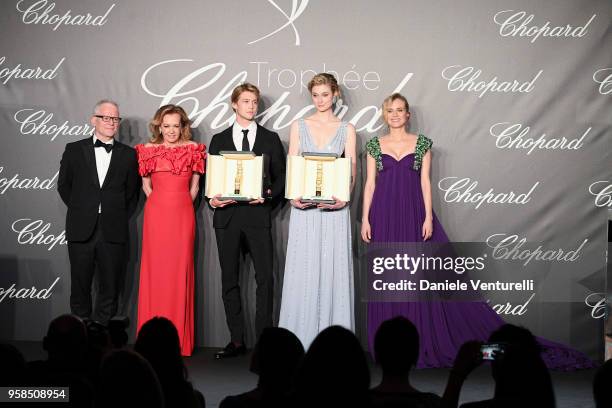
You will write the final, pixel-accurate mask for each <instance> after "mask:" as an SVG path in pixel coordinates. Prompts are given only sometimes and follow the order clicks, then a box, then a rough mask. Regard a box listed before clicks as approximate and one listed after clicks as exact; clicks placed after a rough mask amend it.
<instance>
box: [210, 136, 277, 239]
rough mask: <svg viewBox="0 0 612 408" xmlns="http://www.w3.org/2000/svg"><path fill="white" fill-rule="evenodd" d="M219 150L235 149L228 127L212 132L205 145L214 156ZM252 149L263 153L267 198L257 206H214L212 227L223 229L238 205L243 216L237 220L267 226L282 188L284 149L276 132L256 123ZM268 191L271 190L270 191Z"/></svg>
mask: <svg viewBox="0 0 612 408" xmlns="http://www.w3.org/2000/svg"><path fill="white" fill-rule="evenodd" d="M239 147H240V146H239ZM222 150H236V146H235V145H234V140H233V138H232V127H231V126H230V127H229V128H227V129H225V130H224V131H223V132H221V133H217V134H216V135H214V136H213V137H212V140H211V141H210V145H209V146H208V153H209V154H214V155H216V154H219V152H220V151H222ZM252 150H253V152H254V153H255V154H256V155H258V156H259V155H262V154H263V155H265V162H264V181H263V189H264V198H265V199H266V200H265V202H264V203H263V204H259V205H250V204H248V203H238V204H232V205H228V206H227V207H224V208H216V209H215V215H214V216H213V227H215V228H225V227H226V226H227V224H228V223H229V221H230V219H232V217H233V216H234V214H235V213H236V212H237V209H238V208H239V207H240V211H239V212H240V213H241V214H243V215H246V216H243V217H242V219H241V221H240V222H241V223H242V225H244V226H251V227H270V211H271V208H272V203H274V202H276V201H277V200H280V199H282V198H283V196H284V191H285V159H286V155H285V149H284V148H283V144H282V143H281V141H280V138H279V137H278V134H277V133H276V132H271V131H269V130H268V129H266V128H265V127H263V126H260V125H259V124H258V125H257V135H256V136H255V145H254V146H253V149H252ZM268 190H270V192H269V193H268Z"/></svg>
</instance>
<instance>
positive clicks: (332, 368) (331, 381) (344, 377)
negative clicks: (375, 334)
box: [296, 326, 370, 405]
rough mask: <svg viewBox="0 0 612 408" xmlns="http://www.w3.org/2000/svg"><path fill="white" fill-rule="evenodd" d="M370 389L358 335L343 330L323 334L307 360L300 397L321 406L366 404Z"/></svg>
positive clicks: (300, 380)
mask: <svg viewBox="0 0 612 408" xmlns="http://www.w3.org/2000/svg"><path fill="white" fill-rule="evenodd" d="M369 386H370V371H369V368H368V364H367V361H366V358H365V355H364V353H363V350H362V348H361V345H360V344H359V341H358V340H357V337H355V335H354V334H353V333H352V332H351V331H349V330H347V329H345V328H343V327H340V326H331V327H328V328H327V329H325V330H323V331H322V332H321V333H319V335H318V336H317V337H316V338H315V339H314V341H313V342H312V344H311V346H310V348H309V349H308V352H307V353H306V355H305V356H304V360H303V362H302V367H301V370H300V373H299V376H298V382H297V392H296V397H297V399H298V401H300V402H301V403H303V404H305V405H308V404H309V403H317V404H318V405H321V404H323V405H332V404H334V403H341V404H343V405H350V404H357V405H359V404H362V403H363V402H364V401H365V400H366V399H367V394H368V389H369Z"/></svg>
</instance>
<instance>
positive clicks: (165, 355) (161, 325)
mask: <svg viewBox="0 0 612 408" xmlns="http://www.w3.org/2000/svg"><path fill="white" fill-rule="evenodd" d="M134 350H135V351H137V352H138V353H140V355H142V356H143V357H144V358H145V359H146V360H147V361H148V362H149V363H151V366H152V367H153V369H154V370H155V372H156V373H157V374H158V377H159V380H160V382H161V383H164V382H165V379H169V378H173V379H177V378H179V379H181V380H185V379H186V378H187V372H186V370H185V365H184V364H183V358H182V357H181V344H180V340H179V335H178V331H177V330H176V327H175V326H174V324H173V323H172V322H171V321H170V320H168V319H166V318H165V317H154V318H152V319H151V320H149V321H148V322H146V323H145V324H143V325H142V327H141V328H140V331H139V332H138V337H137V338H136V343H135V344H134Z"/></svg>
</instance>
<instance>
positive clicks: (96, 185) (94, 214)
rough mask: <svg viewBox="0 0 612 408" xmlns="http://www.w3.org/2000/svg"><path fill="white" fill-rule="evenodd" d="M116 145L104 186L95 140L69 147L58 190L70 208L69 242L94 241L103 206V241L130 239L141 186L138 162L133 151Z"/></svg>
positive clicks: (64, 157)
mask: <svg viewBox="0 0 612 408" xmlns="http://www.w3.org/2000/svg"><path fill="white" fill-rule="evenodd" d="M114 144H115V146H114V147H113V155H112V156H111V161H110V165H109V167H108V173H107V174H106V178H105V179H104V184H103V185H102V186H100V182H99V181H98V173H97V170H96V156H95V153H94V146H93V141H92V137H88V138H87V139H83V140H79V141H78V142H73V143H68V144H67V145H66V150H65V151H64V154H63V156H62V161H61V163H60V171H59V176H58V181H57V189H58V191H59V194H60V196H61V197H62V200H63V201H64V203H65V204H66V206H68V211H67V213H66V238H67V239H68V241H75V242H78V241H86V240H87V239H89V238H90V237H91V234H92V233H93V230H94V227H95V225H96V220H97V219H98V206H99V205H100V204H102V214H101V217H100V223H101V227H102V233H103V235H104V239H105V240H106V241H110V242H119V243H123V242H126V241H127V239H128V218H129V217H130V215H132V213H133V212H134V210H135V209H136V204H137V203H138V192H139V189H140V182H141V181H140V176H139V175H138V160H137V158H136V151H135V150H134V149H133V148H131V147H129V146H127V145H124V144H123V143H120V142H118V141H117V140H115V141H114Z"/></svg>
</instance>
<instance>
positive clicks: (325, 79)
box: [308, 72, 341, 96]
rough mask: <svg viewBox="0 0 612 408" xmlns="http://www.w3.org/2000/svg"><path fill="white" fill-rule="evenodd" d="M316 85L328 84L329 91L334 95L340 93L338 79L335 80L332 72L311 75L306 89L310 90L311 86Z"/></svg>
mask: <svg viewBox="0 0 612 408" xmlns="http://www.w3.org/2000/svg"><path fill="white" fill-rule="evenodd" d="M317 85H328V86H329V87H330V88H331V91H332V93H333V94H334V95H338V96H341V95H340V86H339V85H338V81H336V77H335V76H333V75H332V74H328V73H327V72H322V73H320V74H317V75H315V76H313V77H312V79H311V80H310V82H308V91H309V92H312V88H314V87H315V86H317Z"/></svg>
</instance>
